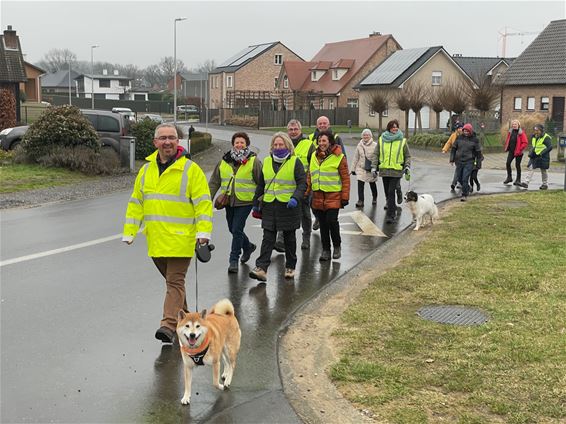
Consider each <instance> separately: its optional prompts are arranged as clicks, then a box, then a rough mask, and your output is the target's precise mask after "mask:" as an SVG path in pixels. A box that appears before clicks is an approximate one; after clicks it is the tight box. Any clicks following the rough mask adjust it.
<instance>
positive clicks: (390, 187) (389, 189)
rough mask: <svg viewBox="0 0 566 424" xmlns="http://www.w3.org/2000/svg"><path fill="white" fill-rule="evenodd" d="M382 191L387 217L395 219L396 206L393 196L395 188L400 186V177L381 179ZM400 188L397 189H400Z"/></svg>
mask: <svg viewBox="0 0 566 424" xmlns="http://www.w3.org/2000/svg"><path fill="white" fill-rule="evenodd" d="M381 179H382V181H383V190H384V191H385V204H386V205H387V216H388V217H389V218H395V213H396V211H397V204H396V203H395V195H396V191H397V186H398V185H399V186H400V183H401V177H382V178H381ZM400 188H401V187H399V189H400Z"/></svg>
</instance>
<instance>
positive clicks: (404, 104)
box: [395, 90, 411, 134]
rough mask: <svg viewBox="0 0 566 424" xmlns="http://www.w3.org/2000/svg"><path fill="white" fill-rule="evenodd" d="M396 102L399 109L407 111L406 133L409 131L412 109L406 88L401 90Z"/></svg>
mask: <svg viewBox="0 0 566 424" xmlns="http://www.w3.org/2000/svg"><path fill="white" fill-rule="evenodd" d="M395 103H396V104H397V107H398V108H399V110H402V111H403V112H405V134H406V133H408V132H409V111H410V110H411V102H410V100H409V96H408V95H407V93H406V92H405V90H399V91H398V92H397V95H396V96H395Z"/></svg>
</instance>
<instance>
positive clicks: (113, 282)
mask: <svg viewBox="0 0 566 424" xmlns="http://www.w3.org/2000/svg"><path fill="white" fill-rule="evenodd" d="M211 131H212V132H213V134H214V136H215V138H220V139H225V140H227V139H229V137H230V136H231V134H232V131H224V130H217V129H214V130H211ZM269 140H270V137H269V136H266V135H253V136H252V143H253V145H255V146H256V147H258V148H259V156H260V158H263V157H264V156H265V153H266V151H267V146H268V143H269ZM347 150H348V153H349V156H350V157H351V155H352V154H353V147H348V149H347ZM451 175H452V168H450V167H448V166H443V167H440V166H430V165H427V164H426V163H425V162H424V161H420V160H419V159H418V157H417V158H416V159H415V166H414V167H413V181H415V183H414V187H413V188H415V189H416V191H422V192H428V193H430V194H432V195H433V196H434V197H435V199H436V200H437V201H441V200H444V199H447V198H449V197H451V196H452V195H451V194H450V193H449V192H448V190H446V187H447V181H448V182H449V181H450V179H451ZM502 176H503V173H502V172H501V171H491V170H482V171H481V173H480V180H481V181H482V191H483V192H486V191H487V192H507V191H515V190H516V189H515V188H513V187H511V188H510V187H504V186H502V185H501V179H502ZM535 178H536V177H535ZM538 178H540V177H538ZM562 178H563V177H562V175H560V174H551V182H552V184H551V188H560V187H561V183H562V181H563V180H562ZM535 181H538V180H535ZM448 184H449V183H448ZM407 186H408V183H407V182H405V181H403V189H404V191H405V190H406V189H407ZM378 189H379V200H378V205H377V206H376V207H371V206H367V205H366V207H365V209H364V212H365V213H366V214H367V215H368V217H369V218H370V219H371V220H373V221H374V222H375V223H376V224H377V226H378V227H380V228H381V229H383V231H384V232H385V233H386V234H388V235H390V236H391V235H394V234H395V233H396V232H397V231H400V230H401V229H403V228H405V227H406V226H407V225H410V221H411V219H410V213H409V212H408V210H406V209H403V210H402V212H401V219H400V221H399V223H398V224H394V225H388V226H386V225H385V224H384V211H383V199H384V198H383V188H382V186H381V185H379V184H378ZM355 190H356V184H355V180H353V184H352V193H351V199H352V200H351V202H350V205H349V206H348V207H347V208H346V210H345V211H344V215H345V216H343V217H342V219H341V226H342V230H343V231H350V232H352V233H355V232H359V228H358V227H357V225H356V224H355V223H354V221H353V219H352V215H351V214H349V213H351V212H353V211H354V207H353V204H354V203H355V200H356V197H357V195H356V192H355ZM367 190H368V192H369V188H368V189H367ZM129 194H130V193H129V192H124V193H116V194H112V195H109V196H105V197H101V198H97V199H90V200H82V201H76V202H67V203H60V204H51V205H45V206H41V207H36V208H30V209H12V210H6V211H2V215H1V220H0V224H1V227H0V229H1V243H2V258H1V259H2V264H1V267H0V272H1V279H2V280H1V328H0V330H1V417H0V418H1V421H2V422H105V423H106V422H209V423H224V422H238V423H244V422H245V423H255V422H258V423H259V422H285V423H294V422H299V419H298V418H297V416H296V415H295V413H294V412H293V410H292V409H291V407H290V405H289V404H288V402H287V401H286V399H285V395H284V393H283V392H282V385H281V382H280V378H279V373H278V363H277V361H278V359H277V355H276V345H277V339H278V332H279V330H280V328H281V325H282V323H283V322H284V321H285V320H286V319H287V318H288V317H289V316H290V314H292V312H293V311H294V310H295V309H296V308H298V307H299V306H300V305H301V304H303V303H304V302H305V301H307V300H308V299H309V298H310V297H311V296H313V295H314V294H315V293H316V292H317V291H319V290H320V289H321V288H322V287H323V286H325V285H326V284H328V283H329V282H330V281H331V280H332V279H334V278H335V277H337V276H338V275H341V274H343V273H345V272H347V271H348V270H349V269H350V268H352V267H353V266H354V265H355V264H357V263H358V262H359V261H361V260H362V259H363V258H364V257H366V256H367V255H368V254H369V253H371V251H372V250H373V249H375V248H376V247H377V246H378V245H380V244H381V243H383V242H385V241H386V240H387V238H385V237H373V236H364V235H356V234H343V256H342V258H341V259H340V260H339V261H332V262H330V263H323V264H321V263H319V261H318V256H319V254H320V238H319V235H318V232H315V233H314V235H313V237H312V246H311V249H310V251H306V252H304V251H301V250H300V249H299V250H298V259H299V262H298V264H297V276H296V278H295V280H294V281H286V280H284V279H283V272H284V261H283V259H284V258H283V255H282V254H278V253H275V252H274V254H273V257H272V258H273V262H272V265H271V267H270V269H269V273H268V275H269V277H268V284H267V286H266V287H265V288H261V287H259V286H258V285H257V281H255V280H251V279H250V278H249V277H248V275H247V274H248V272H249V271H250V269H251V268H252V267H253V265H254V261H255V258H256V256H257V254H256V255H252V259H251V260H250V262H249V264H247V265H243V266H241V267H240V272H239V274H237V275H232V274H227V272H226V269H227V266H228V261H227V258H228V252H229V245H230V240H231V238H230V237H229V233H228V231H227V229H226V223H225V218H224V212H215V215H214V235H213V242H214V244H215V245H216V250H215V251H214V254H213V259H212V261H211V262H210V263H208V264H199V269H198V293H199V297H198V307H199V309H202V308H205V307H206V308H208V307H210V306H212V304H214V303H215V302H216V301H217V300H219V299H221V298H223V297H228V298H229V299H231V301H232V302H233V303H234V306H235V308H236V314H237V316H238V319H239V321H240V326H241V329H242V348H241V351H240V354H239V357H238V360H239V362H238V365H237V368H236V372H235V375H234V380H233V382H232V387H231V389H230V390H229V391H225V392H219V391H217V390H216V389H214V388H213V387H212V385H211V377H212V372H211V369H210V368H209V367H200V368H198V369H197V370H196V371H195V372H194V374H193V396H192V403H191V405H190V406H182V405H181V403H180V398H181V396H182V391H183V380H182V360H181V358H180V354H179V350H178V348H176V347H171V346H164V347H162V346H161V344H160V343H159V342H158V341H157V340H155V339H154V338H153V333H154V331H155V330H156V329H157V327H158V326H159V320H160V318H161V308H162V301H163V295H164V284H163V280H162V277H161V276H160V275H159V273H158V272H157V270H156V269H155V268H154V266H153V264H152V263H151V261H150V260H149V258H147V255H146V245H145V240H144V238H143V237H142V236H140V237H138V239H137V240H136V241H135V242H134V244H133V245H132V246H130V247H127V246H125V245H123V243H121V242H120V240H119V235H120V232H121V229H122V222H123V215H124V211H125V206H126V203H127V200H128V198H129ZM366 196H369V193H367V194H366ZM246 228H247V233H248V235H249V237H250V239H251V240H252V241H255V242H256V243H260V241H261V228H260V227H259V221H257V220H255V219H253V218H251V217H250V218H249V219H248V222H247V227H246ZM297 238H298V240H299V242H300V235H299V233H298V237H297ZM40 253H41V254H43V255H44V256H39V255H37V254H40ZM256 253H257V252H256ZM28 255H31V256H28ZM34 255H35V256H34ZM10 261H11V262H10ZM187 280H188V283H187V295H188V304H189V308H190V309H195V268H194V264H191V267H190V269H189V273H188V278H187Z"/></svg>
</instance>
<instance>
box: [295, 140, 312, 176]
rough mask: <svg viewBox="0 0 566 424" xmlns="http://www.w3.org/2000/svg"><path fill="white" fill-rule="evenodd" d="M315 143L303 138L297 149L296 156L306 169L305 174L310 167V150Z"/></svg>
mask: <svg viewBox="0 0 566 424" xmlns="http://www.w3.org/2000/svg"><path fill="white" fill-rule="evenodd" d="M312 145H313V142H312V140H311V139H310V138H303V139H302V140H301V141H299V144H297V146H296V147H295V156H297V157H298V158H299V160H300V161H301V162H302V163H303V167H304V168H305V172H306V171H307V169H308V167H309V150H310V148H311V146H312Z"/></svg>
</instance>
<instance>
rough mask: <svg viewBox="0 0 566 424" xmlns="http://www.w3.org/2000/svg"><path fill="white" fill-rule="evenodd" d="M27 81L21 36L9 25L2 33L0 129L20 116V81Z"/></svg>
mask: <svg viewBox="0 0 566 424" xmlns="http://www.w3.org/2000/svg"><path fill="white" fill-rule="evenodd" d="M26 81H27V76H26V70H25V66H24V56H23V54H22V48H21V46H20V38H19V37H18V36H17V34H16V31H14V30H13V29H12V26H11V25H8V27H7V29H5V30H4V33H3V34H2V35H0V130H3V129H4V128H10V127H14V126H15V125H16V122H19V121H20V120H21V117H20V107H19V104H20V83H25V82H26Z"/></svg>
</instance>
